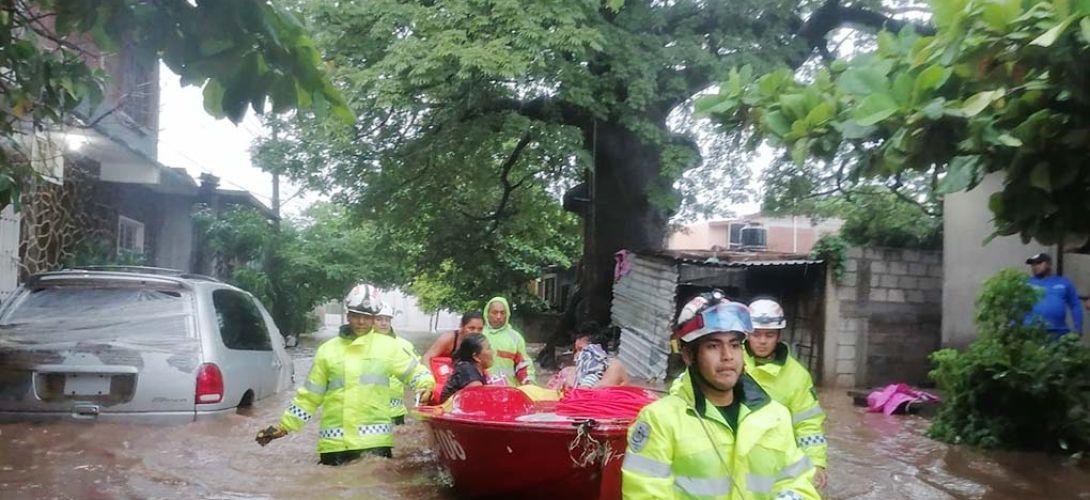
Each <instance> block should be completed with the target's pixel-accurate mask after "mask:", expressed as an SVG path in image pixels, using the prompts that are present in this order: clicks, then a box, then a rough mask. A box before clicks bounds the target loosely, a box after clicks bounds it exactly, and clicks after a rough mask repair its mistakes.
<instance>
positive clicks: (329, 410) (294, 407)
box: [280, 331, 435, 453]
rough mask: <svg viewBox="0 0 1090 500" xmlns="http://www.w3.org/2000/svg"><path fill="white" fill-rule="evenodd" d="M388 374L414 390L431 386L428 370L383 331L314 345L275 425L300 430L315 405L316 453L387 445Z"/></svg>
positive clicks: (391, 434)
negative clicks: (303, 374) (315, 349)
mask: <svg viewBox="0 0 1090 500" xmlns="http://www.w3.org/2000/svg"><path fill="white" fill-rule="evenodd" d="M391 378H396V379H398V380H400V381H401V382H403V383H405V384H407V385H409V386H410V387H412V389H413V392H414V393H418V394H419V393H421V392H425V391H431V390H432V388H434V387H435V379H433V378H432V375H431V372H430V371H429V370H427V369H426V368H424V366H423V365H421V364H420V362H419V361H417V360H416V359H415V358H414V357H413V356H412V355H411V354H409V353H406V352H405V350H404V349H403V348H402V347H401V345H399V344H398V342H397V341H396V340H394V339H392V338H390V337H388V336H386V335H382V334H376V333H375V332H374V331H372V332H370V333H367V334H365V335H360V336H358V337H355V338H347V337H337V338H334V339H330V340H328V341H326V342H325V343H323V344H322V345H321V346H320V347H318V352H317V353H316V354H315V356H314V366H312V367H311V369H310V373H308V374H307V379H306V381H305V382H304V383H303V385H302V386H301V387H299V390H298V392H297V394H296V396H295V399H293V400H292V402H291V404H290V405H288V409H287V410H285V411H284V415H283V416H282V417H281V418H280V426H281V427H282V428H283V429H284V430H287V431H289V432H296V431H299V430H300V429H302V428H303V426H304V425H306V423H307V422H309V421H310V420H311V419H313V418H314V416H315V415H316V414H317V413H318V408H319V407H320V408H321V419H320V427H319V430H318V453H329V452H336V451H346V450H366V449H371V448H382V447H391V446H393V445H394V430H393V425H392V423H391V417H390V379H391Z"/></svg>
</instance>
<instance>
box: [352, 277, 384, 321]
mask: <svg viewBox="0 0 1090 500" xmlns="http://www.w3.org/2000/svg"><path fill="white" fill-rule="evenodd" d="M344 305H345V307H346V308H347V309H348V312H350V313H356V314H366V315H368V316H374V315H375V314H376V313H378V312H379V311H380V310H381V309H382V299H380V298H379V296H378V289H377V288H375V287H374V286H371V285H368V284H366V283H361V284H359V285H356V286H355V287H353V288H352V291H350V292H348V296H347V297H345V298H344Z"/></svg>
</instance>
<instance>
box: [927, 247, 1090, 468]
mask: <svg viewBox="0 0 1090 500" xmlns="http://www.w3.org/2000/svg"><path fill="white" fill-rule="evenodd" d="M1039 297H1040V291H1039V290H1037V289H1035V288H1033V287H1032V286H1030V285H1029V284H1028V283H1027V282H1026V278H1025V275H1024V274H1022V273H1019V272H1018V271H1015V270H1013V269H1006V270H1003V271H1001V272H1000V273H999V274H997V275H995V276H994V277H992V278H990V279H988V280H987V281H985V283H984V287H983V291H982V292H981V294H980V297H979V298H978V299H977V306H976V307H977V311H976V324H977V328H978V337H977V339H976V340H975V341H974V342H973V343H972V344H971V345H970V346H969V348H968V349H967V350H966V351H964V352H958V351H956V350H953V349H942V350H940V351H938V352H935V353H934V354H932V355H931V360H932V361H933V362H934V363H935V365H936V366H935V369H934V370H933V371H932V372H931V374H930V375H931V378H932V379H933V380H934V381H935V382H936V383H937V384H938V387H939V389H940V390H942V391H943V394H944V398H945V400H944V402H943V405H942V407H941V408H940V410H939V412H938V414H937V415H936V418H935V419H934V421H933V423H932V425H931V428H930V429H929V430H928V435H930V436H931V437H933V438H935V439H938V440H940V441H945V442H948V443H955V444H957V443H965V444H970V445H973V446H980V447H984V448H1009V449H1023V450H1045V451H1065V452H1077V451H1083V450H1087V449H1090V413H1088V410H1090V392H1088V391H1087V386H1086V385H1085V382H1084V381H1086V380H1088V378H1087V375H1088V374H1090V350H1088V349H1087V348H1086V347H1084V346H1083V345H1081V343H1080V339H1079V338H1078V337H1077V336H1075V335H1066V336H1064V337H1063V338H1062V339H1061V340H1059V341H1049V340H1048V337H1047V335H1046V333H1045V328H1044V325H1043V324H1042V323H1040V322H1034V323H1033V324H1029V325H1026V324H1024V321H1023V318H1024V317H1025V315H1026V313H1028V312H1029V311H1030V310H1031V309H1032V307H1033V305H1034V303H1035V302H1036V301H1037V300H1038V298H1039Z"/></svg>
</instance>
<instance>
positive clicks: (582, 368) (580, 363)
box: [572, 331, 628, 388]
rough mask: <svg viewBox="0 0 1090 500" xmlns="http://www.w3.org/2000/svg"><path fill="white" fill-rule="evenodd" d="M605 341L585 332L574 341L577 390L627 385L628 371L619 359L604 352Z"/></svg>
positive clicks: (599, 335) (597, 334)
mask: <svg viewBox="0 0 1090 500" xmlns="http://www.w3.org/2000/svg"><path fill="white" fill-rule="evenodd" d="M605 344H606V340H605V338H604V337H603V336H602V335H601V334H600V333H596V332H591V331H586V332H584V333H582V334H581V335H580V336H579V337H577V338H576V339H575V380H573V381H572V382H573V383H572V385H573V386H574V387H578V388H587V387H611V386H620V385H627V384H628V371H627V370H625V368H624V365H623V364H621V361H620V360H619V359H613V358H611V357H610V356H609V355H608V354H606V350H605Z"/></svg>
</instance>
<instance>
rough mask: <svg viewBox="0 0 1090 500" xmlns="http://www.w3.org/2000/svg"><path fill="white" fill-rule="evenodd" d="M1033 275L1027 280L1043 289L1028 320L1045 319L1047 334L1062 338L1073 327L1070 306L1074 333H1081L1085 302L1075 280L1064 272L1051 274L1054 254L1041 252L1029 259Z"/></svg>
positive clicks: (1028, 262) (1027, 260) (1054, 338)
mask: <svg viewBox="0 0 1090 500" xmlns="http://www.w3.org/2000/svg"><path fill="white" fill-rule="evenodd" d="M1026 264H1028V265H1029V266H1030V270H1031V271H1032V273H1033V276H1032V277H1030V278H1029V280H1028V282H1029V284H1030V285H1033V286H1034V287H1036V288H1039V289H1041V290H1042V291H1044V295H1043V296H1042V297H1041V300H1040V301H1038V302H1037V304H1036V305H1034V306H1033V310H1032V311H1030V313H1029V314H1028V315H1026V324H1029V323H1030V322H1032V321H1035V320H1042V321H1044V323H1045V325H1046V327H1047V328H1048V335H1049V337H1050V338H1052V339H1053V340H1056V339H1059V338H1060V337H1061V336H1062V335H1064V334H1065V333H1070V332H1071V331H1072V330H1071V328H1070V327H1068V326H1067V309H1068V308H1071V317H1072V319H1074V320H1075V330H1074V332H1075V334H1077V335H1082V304H1081V303H1080V301H1079V294H1078V292H1076V291H1075V284H1074V283H1071V280H1069V279H1067V278H1065V277H1063V276H1053V275H1052V257H1051V256H1049V255H1048V254H1047V253H1039V254H1036V255H1034V256H1032V257H1030V258H1028V259H1026Z"/></svg>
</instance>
